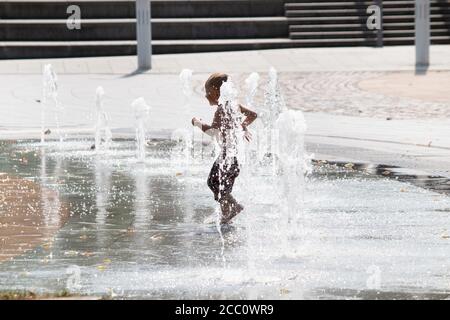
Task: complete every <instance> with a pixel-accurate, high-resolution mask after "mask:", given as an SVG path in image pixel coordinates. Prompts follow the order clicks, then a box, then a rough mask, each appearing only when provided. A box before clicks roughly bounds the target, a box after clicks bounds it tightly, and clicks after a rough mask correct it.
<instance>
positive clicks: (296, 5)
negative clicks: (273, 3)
mask: <svg viewBox="0 0 450 320" xmlns="http://www.w3.org/2000/svg"><path fill="white" fill-rule="evenodd" d="M373 4H375V1H324V2H321V1H309V2H306V1H305V2H293V1H289V3H286V4H285V9H286V10H323V9H355V8H359V9H361V8H364V9H367V7H368V6H370V5H373ZM449 6H450V0H443V1H440V0H432V1H430V7H431V8H445V7H449ZM383 8H385V9H390V8H414V0H409V1H408V0H407V1H383Z"/></svg>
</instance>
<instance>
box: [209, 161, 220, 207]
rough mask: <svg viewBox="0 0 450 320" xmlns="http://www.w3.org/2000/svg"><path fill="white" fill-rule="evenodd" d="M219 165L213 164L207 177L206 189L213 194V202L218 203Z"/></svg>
mask: <svg viewBox="0 0 450 320" xmlns="http://www.w3.org/2000/svg"><path fill="white" fill-rule="evenodd" d="M219 169H220V168H219V164H218V162H217V161H216V162H214V164H213V166H212V168H211V171H210V172H209V176H208V182H207V183H208V187H209V188H210V189H211V191H212V192H213V193H214V200H216V201H219V191H220V179H219Z"/></svg>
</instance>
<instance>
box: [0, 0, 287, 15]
mask: <svg viewBox="0 0 450 320" xmlns="http://www.w3.org/2000/svg"><path fill="white" fill-rule="evenodd" d="M135 2H136V1H135V0H74V1H67V0H7V1H4V0H2V1H0V19H65V18H67V17H68V16H69V14H67V12H66V11H67V7H68V6H69V5H78V6H79V7H80V9H81V15H82V18H83V19H116V18H135ZM284 2H285V1H283V0H152V2H151V8H152V16H153V17H154V18H188V17H190V18H201V17H210V18H212V17H249V16H254V17H264V16H284Z"/></svg>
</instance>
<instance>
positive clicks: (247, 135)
mask: <svg viewBox="0 0 450 320" xmlns="http://www.w3.org/2000/svg"><path fill="white" fill-rule="evenodd" d="M243 129H244V139H245V140H246V141H247V142H250V141H252V133H251V132H250V131H249V130H248V129H247V127H243Z"/></svg>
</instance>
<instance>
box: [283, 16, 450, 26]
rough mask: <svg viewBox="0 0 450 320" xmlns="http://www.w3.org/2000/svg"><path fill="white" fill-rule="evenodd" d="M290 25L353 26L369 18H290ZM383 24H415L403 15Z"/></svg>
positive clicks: (385, 19) (387, 18)
mask: <svg viewBox="0 0 450 320" xmlns="http://www.w3.org/2000/svg"><path fill="white" fill-rule="evenodd" d="M430 19H431V21H432V22H435V21H436V22H438V21H450V14H445V15H441V14H439V15H437V14H433V15H430ZM288 20H289V23H290V24H291V25H295V24H310V25H312V24H315V25H324V24H352V23H360V24H365V23H366V22H367V17H356V16H355V17H295V18H291V17H289V18H288ZM383 22H384V23H386V22H392V23H394V22H395V23H404V22H414V16H413V15H402V16H384V17H383Z"/></svg>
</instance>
